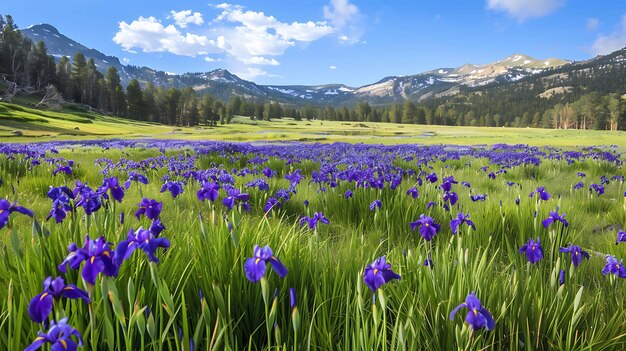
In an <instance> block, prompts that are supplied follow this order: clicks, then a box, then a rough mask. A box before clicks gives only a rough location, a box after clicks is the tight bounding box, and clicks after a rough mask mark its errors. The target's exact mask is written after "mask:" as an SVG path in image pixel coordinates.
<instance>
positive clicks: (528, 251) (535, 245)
mask: <svg viewBox="0 0 626 351" xmlns="http://www.w3.org/2000/svg"><path fill="white" fill-rule="evenodd" d="M519 253H521V254H524V255H526V259H527V260H528V262H530V263H536V262H538V261H539V260H541V259H542V258H543V248H542V247H541V243H540V242H539V238H537V241H535V240H533V239H532V238H531V239H529V240H528V242H527V243H526V244H524V245H523V246H522V247H520V249H519Z"/></svg>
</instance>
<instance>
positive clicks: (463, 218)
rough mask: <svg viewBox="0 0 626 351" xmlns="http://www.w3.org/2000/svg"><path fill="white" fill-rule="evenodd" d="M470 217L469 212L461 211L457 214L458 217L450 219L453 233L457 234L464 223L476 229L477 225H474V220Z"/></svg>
mask: <svg viewBox="0 0 626 351" xmlns="http://www.w3.org/2000/svg"><path fill="white" fill-rule="evenodd" d="M469 217H470V215H469V213H468V214H464V213H463V212H459V213H458V214H457V215H456V218H454V219H453V220H451V221H450V229H451V230H452V234H455V235H456V233H457V230H458V228H459V226H460V225H461V224H463V223H465V224H467V225H468V226H469V227H471V228H472V229H474V230H476V226H474V222H472V221H471V220H470V219H469Z"/></svg>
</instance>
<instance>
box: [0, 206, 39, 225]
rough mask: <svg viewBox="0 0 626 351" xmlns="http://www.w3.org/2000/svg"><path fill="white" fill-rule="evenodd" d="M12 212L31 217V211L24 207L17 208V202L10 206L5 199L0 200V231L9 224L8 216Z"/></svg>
mask: <svg viewBox="0 0 626 351" xmlns="http://www.w3.org/2000/svg"><path fill="white" fill-rule="evenodd" d="M13 212H18V213H21V214H25V215H27V216H30V217H32V216H33V211H31V210H29V209H27V208H26V207H22V206H18V205H17V201H16V202H13V204H11V203H10V202H9V200H7V199H0V229H2V228H4V226H6V225H7V223H9V216H10V215H11V213H13Z"/></svg>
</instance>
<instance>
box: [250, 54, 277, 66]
mask: <svg viewBox="0 0 626 351" xmlns="http://www.w3.org/2000/svg"><path fill="white" fill-rule="evenodd" d="M243 63H245V64H248V65H269V66H278V65H280V62H278V61H276V59H267V58H265V57H262V56H252V57H250V58H249V59H245V60H243Z"/></svg>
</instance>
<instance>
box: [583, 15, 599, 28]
mask: <svg viewBox="0 0 626 351" xmlns="http://www.w3.org/2000/svg"><path fill="white" fill-rule="evenodd" d="M599 24H600V20H599V19H597V18H587V23H585V28H587V30H589V31H592V30H595V29H596V28H598V25H599Z"/></svg>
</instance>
